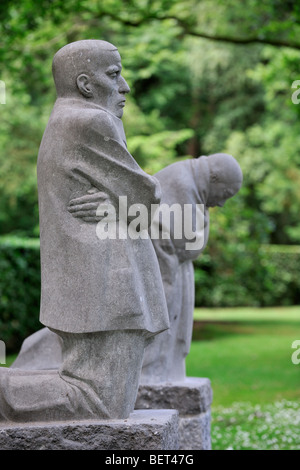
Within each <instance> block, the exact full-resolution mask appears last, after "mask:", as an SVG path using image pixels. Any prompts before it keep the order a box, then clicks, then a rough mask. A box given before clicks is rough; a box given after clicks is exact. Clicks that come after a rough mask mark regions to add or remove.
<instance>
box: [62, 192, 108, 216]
mask: <svg viewBox="0 0 300 470" xmlns="http://www.w3.org/2000/svg"><path fill="white" fill-rule="evenodd" d="M110 203H111V202H110V200H109V197H108V195H107V194H106V193H103V192H101V191H98V190H97V189H96V188H94V189H90V190H89V191H88V193H87V194H86V195H84V196H80V197H77V198H75V199H71V201H70V202H69V205H68V207H67V209H68V211H69V212H70V213H71V214H72V216H73V217H76V218H78V219H82V220H84V221H85V222H92V223H97V222H100V220H101V219H103V216H97V215H96V212H97V209H98V207H99V205H100V204H105V205H107V204H110Z"/></svg>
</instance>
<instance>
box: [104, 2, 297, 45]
mask: <svg viewBox="0 0 300 470" xmlns="http://www.w3.org/2000/svg"><path fill="white" fill-rule="evenodd" d="M102 14H104V15H105V16H109V17H110V18H111V19H112V20H115V21H118V22H120V23H122V24H124V25H125V26H130V27H138V26H140V25H142V24H144V23H147V22H149V21H152V20H158V21H164V20H173V21H175V22H176V23H177V24H178V25H179V26H180V27H181V28H182V29H183V32H184V34H186V35H190V36H194V37H198V38H203V39H209V40H211V41H218V42H227V43H231V44H237V45H246V44H265V45H270V46H274V47H291V48H292V49H297V50H300V43H299V44H295V43H291V42H290V41H286V40H284V39H277V38H262V37H259V36H252V37H244V38H243V37H237V36H235V37H232V36H224V35H219V34H208V33H205V32H200V31H196V30H194V29H193V28H192V27H191V26H190V25H188V24H187V23H186V22H185V21H184V20H181V19H180V18H177V17H175V16H169V15H163V16H160V15H149V16H147V17H144V18H141V19H139V20H136V21H132V20H129V19H126V18H123V17H119V16H118V15H115V14H114V13H112V12H108V11H106V12H103V13H102Z"/></svg>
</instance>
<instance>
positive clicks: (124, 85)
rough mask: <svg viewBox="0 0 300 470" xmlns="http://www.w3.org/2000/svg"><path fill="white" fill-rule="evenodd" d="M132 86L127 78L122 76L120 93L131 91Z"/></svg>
mask: <svg viewBox="0 0 300 470" xmlns="http://www.w3.org/2000/svg"><path fill="white" fill-rule="evenodd" d="M129 92H130V88H129V85H128V83H127V82H126V80H125V78H123V77H122V76H121V77H120V85H119V93H129Z"/></svg>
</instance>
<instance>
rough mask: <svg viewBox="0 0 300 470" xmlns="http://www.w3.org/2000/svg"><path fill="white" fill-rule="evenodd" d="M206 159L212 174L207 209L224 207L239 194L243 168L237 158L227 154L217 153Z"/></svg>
mask: <svg viewBox="0 0 300 470" xmlns="http://www.w3.org/2000/svg"><path fill="white" fill-rule="evenodd" d="M201 158H203V157H201ZM205 158H207V161H208V166H209V174H210V181H209V190H208V196H207V200H206V207H215V206H218V207H223V206H224V204H225V202H226V200H227V199H229V198H231V197H233V196H234V195H235V194H236V193H238V191H239V190H240V188H241V186H242V182H243V173H242V170H241V167H240V165H239V164H238V162H237V161H236V160H235V158H233V157H232V156H231V155H228V154H227V153H215V154H213V155H210V156H209V157H205Z"/></svg>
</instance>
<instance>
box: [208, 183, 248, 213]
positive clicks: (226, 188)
mask: <svg viewBox="0 0 300 470" xmlns="http://www.w3.org/2000/svg"><path fill="white" fill-rule="evenodd" d="M240 187H241V182H240V181H236V182H232V183H231V184H228V183H226V182H223V181H220V182H217V183H212V184H211V186H210V190H209V196H208V200H207V204H206V206H207V207H216V206H218V207H223V206H224V204H225V202H226V201H227V199H229V198H231V197H233V196H234V195H235V194H236V193H237V192H238V191H239V189H240Z"/></svg>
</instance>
